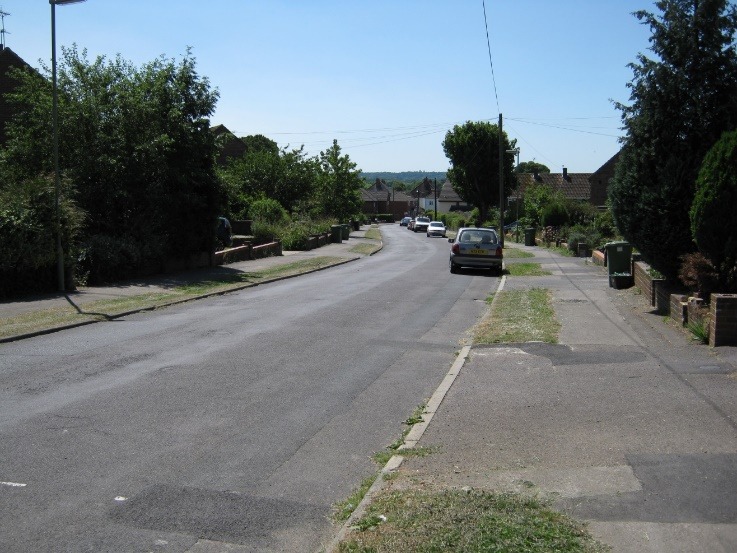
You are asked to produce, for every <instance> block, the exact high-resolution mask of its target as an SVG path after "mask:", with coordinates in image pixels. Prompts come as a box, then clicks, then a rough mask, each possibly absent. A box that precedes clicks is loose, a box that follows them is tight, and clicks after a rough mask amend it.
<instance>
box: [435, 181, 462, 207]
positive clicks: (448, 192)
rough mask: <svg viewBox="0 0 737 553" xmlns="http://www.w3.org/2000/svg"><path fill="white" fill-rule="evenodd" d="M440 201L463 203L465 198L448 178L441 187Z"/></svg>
mask: <svg viewBox="0 0 737 553" xmlns="http://www.w3.org/2000/svg"><path fill="white" fill-rule="evenodd" d="M438 201H439V202H451V203H462V202H463V199H462V198H461V197H460V196H459V195H458V192H456V191H455V188H453V185H452V184H451V182H450V181H449V180H446V181H445V182H444V183H443V186H442V187H441V188H440V193H439V194H438Z"/></svg>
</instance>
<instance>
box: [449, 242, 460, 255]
mask: <svg viewBox="0 0 737 553" xmlns="http://www.w3.org/2000/svg"><path fill="white" fill-rule="evenodd" d="M450 251H452V252H453V253H454V254H456V255H458V254H459V253H461V245H460V244H453V245H452V246H451V248H450Z"/></svg>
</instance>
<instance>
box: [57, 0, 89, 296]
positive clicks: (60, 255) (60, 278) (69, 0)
mask: <svg viewBox="0 0 737 553" xmlns="http://www.w3.org/2000/svg"><path fill="white" fill-rule="evenodd" d="M84 1H85V0H49V4H50V5H51V119H52V135H53V136H52V142H53V156H54V219H55V221H54V224H55V226H56V229H55V230H56V279H57V285H58V288H59V292H64V291H65V290H66V287H65V286H64V250H63V249H62V247H61V212H60V205H59V204H60V195H61V176H60V174H59V107H58V98H57V97H58V93H57V87H56V6H57V4H58V5H60V6H62V5H64V4H77V3H79V2H84Z"/></svg>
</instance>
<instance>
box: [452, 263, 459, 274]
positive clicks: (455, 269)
mask: <svg viewBox="0 0 737 553" xmlns="http://www.w3.org/2000/svg"><path fill="white" fill-rule="evenodd" d="M450 272H451V274H454V275H455V274H457V273H458V265H456V264H455V263H453V262H452V261H451V262H450Z"/></svg>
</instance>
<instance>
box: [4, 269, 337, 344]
mask: <svg viewBox="0 0 737 553" xmlns="http://www.w3.org/2000/svg"><path fill="white" fill-rule="evenodd" d="M343 261H344V259H343V258H341V257H333V256H320V257H314V258H311V259H304V260H300V261H295V262H293V263H285V264H283V265H278V266H275V267H271V268H268V269H263V270H259V271H252V272H244V273H224V274H222V275H215V276H212V275H211V276H209V277H208V278H206V279H202V280H200V281H196V282H191V283H188V284H184V285H181V286H173V287H172V288H171V289H168V290H167V291H166V292H157V293H145V294H136V295H132V296H125V297H120V298H115V299H110V300H98V301H93V302H88V303H82V304H79V305H77V304H76V303H73V301H74V299H73V297H72V299H70V300H69V305H65V306H60V307H54V308H51V309H46V310H43V311H34V312H30V313H24V314H21V315H16V316H14V317H7V318H3V319H2V322H3V324H2V325H1V326H0V338H8V337H11V336H19V335H22V334H29V333H32V332H40V331H43V330H48V329H53V328H57V327H61V326H66V325H70V324H75V323H83V322H86V321H98V320H107V319H110V318H113V317H115V316H117V315H120V314H122V313H127V312H130V311H137V310H140V309H149V308H156V307H163V306H165V305H169V304H171V303H173V302H178V301H184V300H188V299H193V298H196V297H198V296H201V295H203V294H213V293H219V292H226V291H228V290H233V289H237V288H242V287H244V286H251V285H256V284H259V283H262V282H268V281H270V280H276V279H278V278H285V277H289V276H295V275H299V274H302V273H308V272H311V271H315V270H318V269H322V268H324V267H329V266H331V265H336V264H337V263H341V262H343Z"/></svg>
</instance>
